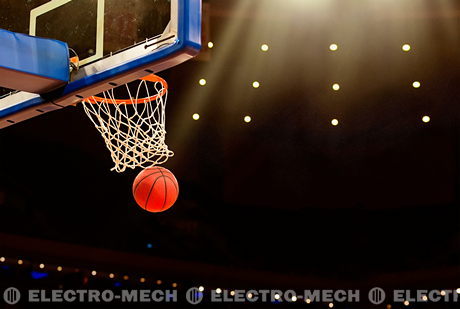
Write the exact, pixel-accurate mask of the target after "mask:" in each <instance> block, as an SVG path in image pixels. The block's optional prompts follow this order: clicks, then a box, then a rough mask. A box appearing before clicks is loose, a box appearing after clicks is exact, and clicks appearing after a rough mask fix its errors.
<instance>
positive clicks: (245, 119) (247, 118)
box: [244, 116, 252, 123]
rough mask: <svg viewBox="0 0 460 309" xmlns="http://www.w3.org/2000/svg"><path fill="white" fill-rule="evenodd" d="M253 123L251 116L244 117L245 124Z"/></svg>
mask: <svg viewBox="0 0 460 309" xmlns="http://www.w3.org/2000/svg"><path fill="white" fill-rule="evenodd" d="M251 121H252V118H251V116H245V117H244V122H246V123H250V122H251Z"/></svg>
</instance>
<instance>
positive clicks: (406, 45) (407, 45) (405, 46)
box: [402, 44, 411, 52]
mask: <svg viewBox="0 0 460 309" xmlns="http://www.w3.org/2000/svg"><path fill="white" fill-rule="evenodd" d="M410 49H411V47H410V45H409V44H404V45H403V46H402V50H403V51H405V52H408V51H410Z"/></svg>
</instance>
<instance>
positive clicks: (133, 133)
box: [82, 74, 174, 173]
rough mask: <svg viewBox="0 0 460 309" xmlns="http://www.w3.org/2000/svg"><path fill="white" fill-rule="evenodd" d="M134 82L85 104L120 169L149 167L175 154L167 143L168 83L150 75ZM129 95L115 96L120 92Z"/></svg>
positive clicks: (115, 168)
mask: <svg viewBox="0 0 460 309" xmlns="http://www.w3.org/2000/svg"><path fill="white" fill-rule="evenodd" d="M130 88H131V89H132V88H133V86H132V85H129V84H125V85H122V86H120V87H117V88H114V89H112V90H109V91H105V92H103V93H102V96H92V97H89V98H86V99H84V100H83V102H82V103H83V108H84V110H85V112H86V114H87V115H88V117H89V118H90V119H91V121H92V122H93V124H94V125H95V126H96V129H97V130H98V131H99V132H100V133H101V135H102V137H103V138H104V141H105V144H106V146H107V148H108V149H109V151H110V153H111V156H112V160H113V162H114V163H115V166H114V167H113V168H112V169H111V170H115V171H117V172H119V173H121V172H123V171H125V170H126V169H127V168H131V169H134V168H136V167H142V168H148V167H152V166H154V165H158V164H162V163H164V162H166V161H167V160H168V159H169V158H170V157H172V156H173V155H174V153H173V152H172V151H170V150H169V149H168V146H167V145H166V143H165V137H166V129H165V108H166V101H167V95H168V84H167V83H166V81H165V80H164V79H162V78H161V77H158V76H156V75H153V74H152V75H148V76H146V77H143V78H141V79H140V80H139V85H138V86H136V88H134V89H135V95H132V94H131V93H133V94H134V91H132V90H130ZM123 91H124V92H126V93H127V97H128V99H126V100H123V99H116V98H115V97H116V96H118V93H119V92H123Z"/></svg>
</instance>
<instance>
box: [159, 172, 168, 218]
mask: <svg viewBox="0 0 460 309" xmlns="http://www.w3.org/2000/svg"><path fill="white" fill-rule="evenodd" d="M160 173H161V176H162V178H163V182H164V184H165V199H164V201H163V207H161V210H162V211H163V209H165V205H166V198H167V197H168V187H167V186H166V179H165V177H164V175H163V171H161V170H160Z"/></svg>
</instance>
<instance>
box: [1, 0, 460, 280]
mask: <svg viewBox="0 0 460 309" xmlns="http://www.w3.org/2000/svg"><path fill="white" fill-rule="evenodd" d="M14 2H15V1H11V3H12V5H14ZM204 4H205V6H204V7H205V13H206V14H205V18H204V19H205V20H204V30H205V31H204V33H203V38H204V41H203V51H202V54H201V55H200V56H199V57H198V58H197V59H195V60H192V61H189V62H187V63H184V64H183V65H180V66H177V67H175V68H172V69H169V70H167V71H164V72H161V73H160V74H159V75H160V76H161V77H163V78H165V79H166V80H167V81H168V84H169V88H170V93H169V98H168V105H167V106H168V107H167V131H168V135H167V143H168V145H169V147H170V149H172V150H173V151H174V152H175V155H174V157H173V158H171V159H170V160H169V161H168V162H167V163H166V164H165V165H164V166H165V167H166V168H168V169H170V170H171V171H173V172H174V174H175V175H176V177H177V179H178V182H179V185H180V197H179V200H178V202H177V203H176V205H174V206H173V207H172V208H171V209H170V210H168V211H166V212H164V213H160V214H149V213H147V212H144V211H143V210H142V209H140V208H139V207H138V206H136V204H135V202H134V201H133V198H132V194H131V186H132V181H133V180H134V178H135V176H136V174H137V173H138V172H139V171H138V170H136V171H128V172H125V173H123V174H117V173H115V172H111V171H110V168H111V166H112V162H111V160H110V156H109V153H108V151H107V150H106V148H105V145H104V143H103V140H102V138H101V137H100V136H99V135H98V132H97V131H96V130H95V129H94V127H93V126H92V124H91V123H90V121H89V120H88V119H87V117H86V115H85V114H84V111H83V109H82V108H81V106H76V107H69V108H65V109H63V110H60V111H56V112H53V113H49V114H46V115H44V116H42V117H37V118H34V119H30V120H28V121H25V122H23V123H20V124H17V125H15V126H11V127H8V128H6V129H3V130H1V131H0V147H1V152H0V160H1V161H0V162H2V163H1V164H0V175H1V177H0V211H1V216H0V239H3V240H2V241H1V243H0V256H2V255H8V256H9V257H11V258H17V257H19V256H21V257H23V258H24V259H28V260H29V261H30V262H31V263H39V262H43V263H46V262H47V261H49V263H54V264H56V265H57V264H59V263H68V264H69V265H72V266H73V265H76V266H78V268H80V269H88V270H91V269H92V268H93V265H96V267H99V268H101V269H102V270H104V271H106V272H110V271H111V269H115V270H114V271H118V272H123V271H127V269H128V270H129V269H130V267H131V268H133V269H136V273H142V272H147V275H149V276H151V277H152V278H157V277H158V276H160V275H161V276H162V278H161V279H163V280H169V279H170V280H178V281H179V282H181V280H182V281H183V282H190V284H191V285H193V284H209V285H210V286H221V287H224V285H225V284H227V283H229V282H231V283H232V285H233V286H238V285H241V286H244V285H246V284H248V283H249V282H254V283H255V284H256V283H257V284H259V285H261V286H264V285H266V286H270V287H276V286H278V285H283V286H287V287H289V285H290V284H292V285H294V286H296V287H303V286H304V285H305V284H308V285H310V286H325V285H328V286H348V285H354V286H365V285H369V284H373V282H382V283H381V284H382V285H387V286H401V285H405V286H418V285H423V286H428V287H430V286H433V287H437V286H438V285H441V287H440V288H443V287H446V288H448V287H451V288H458V287H459V286H455V284H456V285H459V284H458V282H459V280H458V279H459V278H460V268H459V261H460V87H459V83H460V2H459V1H454V0H450V1H447V0H436V1H429V0H425V1H422V0H420V1H393V0H382V1H358V0H355V1H352V0H340V1H300V0H283V1H275V0H231V1H230V0H209V1H204ZM0 12H1V8H0ZM208 42H213V46H212V48H209V47H208ZM262 44H266V45H267V47H268V50H267V51H262V50H261V46H262ZM331 44H336V45H337V50H334V51H333V50H331V49H330V48H332V49H334V47H331ZM404 44H409V45H410V50H409V51H404V50H403V49H402V48H403V45H404ZM405 48H407V47H405ZM200 79H205V80H206V85H204V86H201V85H200V83H199V80H200ZM254 81H257V82H259V87H258V88H254V87H253V82H254ZM414 82H419V84H415V86H420V87H418V88H415V87H414V84H413V83H414ZM335 83H337V84H338V85H339V86H340V89H338V91H335V90H334V89H333V88H332V87H333V85H334V84H335ZM194 113H197V114H199V115H200V118H199V120H194V119H193V118H192V115H193V114H194ZM245 116H250V117H251V121H250V122H245V121H244V117H245ZM426 117H429V118H426ZM333 119H336V120H337V121H338V123H336V122H334V124H337V125H333V124H332V121H333ZM246 120H248V119H246ZM15 237H19V238H15ZM37 244H43V246H39V245H37ZM96 248H97V249H96ZM1 250H3V251H1ZM91 250H96V251H91ZM97 250H102V251H100V252H99V251H97ZM104 250H106V251H104ZM75 252H77V253H75ZM91 252H94V254H95V255H96V252H99V253H97V254H100V255H101V256H107V259H109V260H110V257H111V256H113V257H114V258H113V259H114V260H113V261H112V260H110V261H108V262H107V263H104V262H103V261H101V259H100V258H98V257H96V256H95V255H94V256H93V255H91ZM110 252H113V255H112V253H110ZM123 254H126V255H127V256H126V259H128V257H130V258H133V259H134V258H139V259H140V260H141V262H139V264H138V265H136V263H135V262H133V261H126V259H125V258H124V257H125V256H124V255H123ZM149 259H151V260H149ZM149 261H152V262H149ZM153 261H155V262H153ZM156 262H157V263H160V264H155V263H156ZM149 263H153V264H150V265H149ZM161 263H164V265H166V266H164V267H163V266H162V264H161ZM111 267H112V268H111ZM214 267H216V268H214ZM174 269H176V271H174ZM200 269H201V270H202V271H199V270H200ZM169 271H171V272H169ZM157 274H160V275H158V276H157ZM232 274H233V275H232ZM235 274H238V275H235ZM168 276H169V277H168ZM2 278H3V279H4V278H6V277H5V276H3V277H1V275H0V280H3V279H2ZM5 280H6V279H5ZM53 280H59V279H53ZM155 280H156V279H155ZM442 284H445V285H442Z"/></svg>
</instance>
